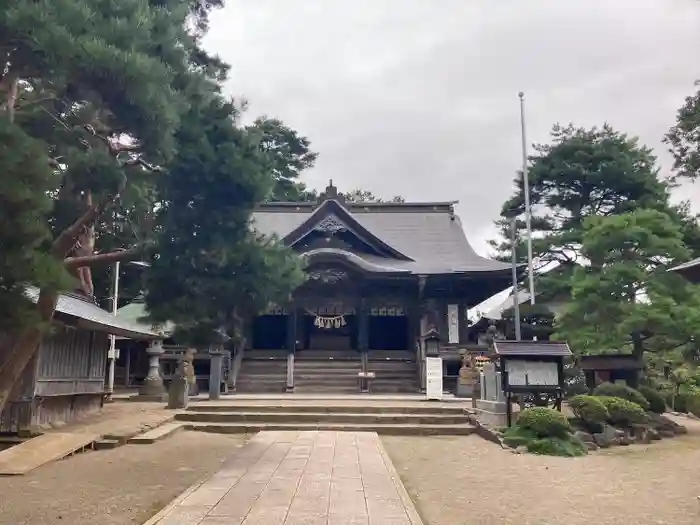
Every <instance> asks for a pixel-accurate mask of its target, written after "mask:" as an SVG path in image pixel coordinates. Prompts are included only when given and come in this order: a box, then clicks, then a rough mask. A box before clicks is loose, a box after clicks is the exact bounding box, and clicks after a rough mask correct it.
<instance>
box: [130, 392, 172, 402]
mask: <svg viewBox="0 0 700 525" xmlns="http://www.w3.org/2000/svg"><path fill="white" fill-rule="evenodd" d="M167 400H168V394H165V393H163V394H141V393H139V394H138V395H135V396H131V397H130V398H129V401H137V402H140V403H161V402H164V401H167Z"/></svg>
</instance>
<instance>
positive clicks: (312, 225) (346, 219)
mask: <svg viewBox="0 0 700 525" xmlns="http://www.w3.org/2000/svg"><path fill="white" fill-rule="evenodd" d="M343 202H344V200H343V199H342V196H341V195H340V194H338V190H337V189H336V188H335V187H334V186H329V187H328V188H326V191H325V192H324V193H323V194H321V196H319V205H318V207H317V208H316V210H314V212H313V213H312V214H311V215H310V216H309V217H308V218H307V219H306V220H305V221H304V222H303V223H302V224H301V225H299V226H298V227H297V228H295V229H294V230H293V231H292V232H290V233H289V234H287V236H286V237H285V238H284V242H285V244H287V246H294V245H296V244H297V243H299V242H300V241H301V240H302V239H304V238H306V237H308V236H309V235H310V234H312V233H318V234H321V235H324V236H326V237H329V238H332V237H333V236H335V235H340V234H346V233H350V234H352V235H353V236H355V237H356V238H357V239H358V240H359V241H360V242H362V243H364V244H365V245H366V246H368V247H370V248H371V249H372V250H373V251H375V252H376V253H377V255H380V256H382V257H386V258H387V259H398V260H401V261H412V260H413V259H411V258H410V257H408V256H406V255H404V254H403V253H401V252H399V251H398V250H396V249H395V248H393V247H392V246H390V245H388V244H387V243H386V242H384V241H383V240H382V239H380V238H378V237H377V236H376V235H374V234H373V233H372V232H370V231H369V230H367V228H365V227H364V226H362V224H360V223H359V222H358V221H357V219H355V218H354V217H353V216H352V214H351V213H350V212H349V211H348V210H347V209H346V208H345V206H343Z"/></svg>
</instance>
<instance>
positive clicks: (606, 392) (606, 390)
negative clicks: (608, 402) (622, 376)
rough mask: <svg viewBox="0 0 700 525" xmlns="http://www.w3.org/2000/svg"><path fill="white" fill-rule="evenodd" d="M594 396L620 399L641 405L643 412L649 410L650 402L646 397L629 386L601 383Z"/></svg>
mask: <svg viewBox="0 0 700 525" xmlns="http://www.w3.org/2000/svg"><path fill="white" fill-rule="evenodd" d="M593 395H594V396H606V397H619V398H622V399H626V400H627V401H631V402H632V403H635V404H637V405H639V406H640V407H641V408H642V409H643V410H649V401H647V399H646V397H644V395H643V394H642V393H641V392H639V391H638V390H635V389H634V388H632V387H629V386H627V385H622V384H617V383H601V384H600V385H598V386H597V387H595V389H594V390H593Z"/></svg>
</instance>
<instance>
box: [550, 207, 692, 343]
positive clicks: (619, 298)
mask: <svg viewBox="0 0 700 525" xmlns="http://www.w3.org/2000/svg"><path fill="white" fill-rule="evenodd" d="M581 251H582V254H583V256H584V257H585V258H586V259H587V261H588V262H589V264H588V265H586V266H579V267H578V268H576V270H575V272H574V275H573V278H572V279H571V288H572V301H571V303H570V304H569V306H568V309H567V311H566V312H565V314H564V315H562V316H561V318H559V319H557V326H556V330H557V333H558V337H561V338H564V339H566V340H568V341H569V343H570V344H571V346H572V348H573V349H574V351H576V352H577V353H583V354H586V353H599V352H603V351H625V350H628V349H629V350H630V351H633V352H634V353H635V354H636V355H638V356H642V355H643V354H644V352H645V351H657V352H658V351H664V352H667V351H669V350H672V349H675V348H678V347H681V346H683V347H686V348H687V349H688V350H689V351H691V353H695V352H697V350H698V345H697V342H696V341H700V294H698V290H697V287H693V286H690V285H688V284H687V283H686V282H685V281H684V279H683V278H681V277H680V276H678V275H676V274H674V273H669V272H668V271H667V270H668V267H669V264H671V262H672V261H674V260H682V259H684V258H686V257H687V256H688V253H689V252H688V250H687V249H686V247H685V245H684V244H683V235H682V232H681V229H680V228H679V226H678V224H677V223H675V222H674V221H673V220H672V219H671V218H670V217H669V216H668V215H667V214H665V213H662V212H659V211H656V210H650V209H644V208H640V209H637V210H634V211H630V212H625V213H621V214H619V215H612V216H598V217H589V218H587V219H586V220H585V221H584V234H583V238H582V246H581Z"/></svg>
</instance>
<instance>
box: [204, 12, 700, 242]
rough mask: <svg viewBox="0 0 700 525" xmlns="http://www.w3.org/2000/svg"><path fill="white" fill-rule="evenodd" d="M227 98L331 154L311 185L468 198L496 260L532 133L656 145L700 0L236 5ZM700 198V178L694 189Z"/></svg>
mask: <svg viewBox="0 0 700 525" xmlns="http://www.w3.org/2000/svg"><path fill="white" fill-rule="evenodd" d="M207 47H208V48H209V49H210V50H211V51H215V52H217V53H218V54H219V55H221V56H222V57H223V58H224V59H225V60H226V61H227V62H229V63H230V64H231V65H232V66H233V69H232V73H231V80H230V82H229V85H228V91H229V93H230V94H233V95H238V96H244V97H245V98H247V99H248V100H249V101H250V114H251V116H257V115H269V116H274V117H279V118H280V119H282V120H284V121H285V122H286V123H287V124H289V125H290V126H292V127H294V128H295V129H297V130H298V131H299V132H300V133H301V134H303V135H306V136H308V137H309V139H310V140H311V141H312V145H313V149H314V150H315V151H318V152H319V154H320V156H319V160H318V163H317V165H316V167H315V168H314V169H313V170H312V171H310V172H309V173H308V174H307V175H306V182H307V183H309V184H310V185H311V186H313V187H316V188H323V187H324V186H325V185H326V183H327V181H328V179H329V178H332V179H333V181H334V183H335V184H336V185H337V186H338V187H339V189H340V190H341V191H346V190H350V189H353V188H356V187H362V188H366V189H370V190H372V191H373V192H374V193H376V194H378V195H382V196H386V197H388V196H392V195H395V194H400V195H403V196H404V197H405V198H406V199H407V200H453V199H454V200H459V201H460V204H459V207H458V212H459V214H460V216H461V218H462V222H463V224H464V228H465V231H466V234H467V236H468V238H469V240H470V241H471V243H472V244H473V245H474V247H475V248H476V249H477V251H479V252H480V253H482V254H484V255H486V254H487V253H488V249H487V246H486V239H488V238H490V237H492V236H493V231H494V230H493V228H492V222H493V220H494V219H496V218H497V216H498V213H499V211H500V207H501V204H502V203H503V201H504V200H505V199H506V198H507V197H508V196H509V195H510V193H511V191H512V179H513V175H514V173H515V170H516V169H518V167H519V165H520V124H519V104H518V97H517V93H518V91H521V90H522V91H524V92H525V94H526V110H527V125H528V135H529V136H528V138H529V139H530V142H541V141H546V140H547V139H548V132H549V130H550V128H551V126H552V124H554V123H555V122H562V123H568V122H574V123H576V124H580V125H586V126H589V125H594V124H601V123H603V122H605V121H608V122H610V123H611V124H612V125H613V126H615V127H616V128H618V129H621V130H624V131H627V132H628V133H630V134H633V135H638V136H640V138H641V139H642V140H643V141H644V142H646V143H647V144H648V145H649V146H651V147H653V148H655V150H656V151H657V154H658V155H659V156H660V158H661V161H662V165H663V166H664V167H665V168H668V167H669V165H670V159H669V157H668V155H667V154H666V153H665V148H664V146H663V145H662V144H661V139H662V137H663V134H664V133H665V132H666V131H667V129H668V128H669V127H670V126H671V125H672V124H673V122H674V118H675V111H676V109H677V108H678V107H679V106H680V105H681V104H682V101H683V98H684V97H685V96H686V95H689V94H691V93H692V92H693V89H694V87H693V81H694V80H695V79H697V78H700V61H699V60H698V52H699V51H700V1H698V0H490V1H487V0H353V1H350V0H296V1H291V0H228V7H226V8H225V10H223V11H220V12H218V13H216V14H215V16H214V19H213V23H212V28H211V32H210V34H209V36H208V39H207ZM688 195H693V196H694V197H695V200H696V201H698V202H699V203H700V187H693V188H691V189H690V193H687V192H686V194H685V195H684V196H685V197H687V196H688Z"/></svg>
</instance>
